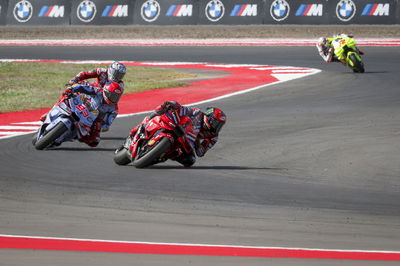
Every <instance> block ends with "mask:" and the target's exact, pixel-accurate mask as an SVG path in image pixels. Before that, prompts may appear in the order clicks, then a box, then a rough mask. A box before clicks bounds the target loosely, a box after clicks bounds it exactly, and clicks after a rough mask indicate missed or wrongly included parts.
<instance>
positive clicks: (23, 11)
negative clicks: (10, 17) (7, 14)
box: [13, 0, 33, 23]
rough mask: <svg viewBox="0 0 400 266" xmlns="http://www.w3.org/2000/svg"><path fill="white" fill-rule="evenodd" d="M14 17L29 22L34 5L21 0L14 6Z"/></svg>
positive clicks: (22, 21)
mask: <svg viewBox="0 0 400 266" xmlns="http://www.w3.org/2000/svg"><path fill="white" fill-rule="evenodd" d="M13 13H14V18H15V19H16V20H17V21H18V22H21V23H24V22H27V21H28V20H30V19H31V17H32V14H33V7H32V4H31V3H30V2H29V1H26V0H24V1H19V2H18V3H16V4H15V6H14V12H13Z"/></svg>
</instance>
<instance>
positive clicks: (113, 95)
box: [103, 82, 124, 104]
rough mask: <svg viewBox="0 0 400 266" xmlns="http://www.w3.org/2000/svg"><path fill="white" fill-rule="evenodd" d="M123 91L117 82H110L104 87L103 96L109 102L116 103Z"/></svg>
mask: <svg viewBox="0 0 400 266" xmlns="http://www.w3.org/2000/svg"><path fill="white" fill-rule="evenodd" d="M123 92H124V89H123V88H121V86H120V85H119V84H118V83H117V82H109V83H107V84H106V85H105V86H104V88H103V97H104V100H105V101H106V102H107V103H108V104H116V103H118V101H119V99H120V98H121V96H122V93H123Z"/></svg>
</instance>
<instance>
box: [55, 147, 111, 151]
mask: <svg viewBox="0 0 400 266" xmlns="http://www.w3.org/2000/svg"><path fill="white" fill-rule="evenodd" d="M115 149H116V148H89V147H88V148H74V147H61V148H52V149H48V150H49V151H94V152H99V151H107V152H109V151H112V152H114V151H115Z"/></svg>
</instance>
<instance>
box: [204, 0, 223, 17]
mask: <svg viewBox="0 0 400 266" xmlns="http://www.w3.org/2000/svg"><path fill="white" fill-rule="evenodd" d="M205 11H206V17H207V18H208V20H209V21H212V22H216V21H218V20H220V19H221V18H222V17H223V16H224V14H225V6H224V4H223V3H222V2H221V1H220V0H211V1H210V2H208V4H207V5H206V10H205Z"/></svg>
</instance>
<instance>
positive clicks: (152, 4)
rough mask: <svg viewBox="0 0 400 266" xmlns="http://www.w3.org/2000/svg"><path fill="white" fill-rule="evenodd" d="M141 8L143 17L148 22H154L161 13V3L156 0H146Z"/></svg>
mask: <svg viewBox="0 0 400 266" xmlns="http://www.w3.org/2000/svg"><path fill="white" fill-rule="evenodd" d="M140 10H141V11H140V14H141V15H142V18H143V19H144V20H145V21H147V22H153V21H155V20H157V18H158V16H159V15H160V13H161V8H160V4H159V3H158V2H157V1H155V0H148V1H146V2H144V3H143V5H142V8H141V9H140Z"/></svg>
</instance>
